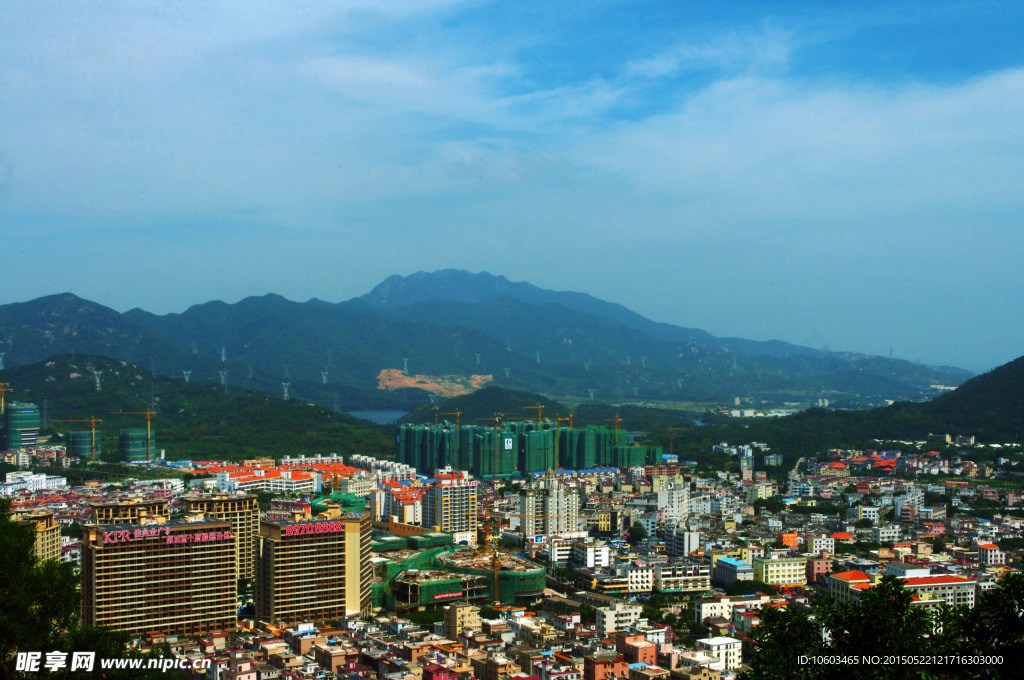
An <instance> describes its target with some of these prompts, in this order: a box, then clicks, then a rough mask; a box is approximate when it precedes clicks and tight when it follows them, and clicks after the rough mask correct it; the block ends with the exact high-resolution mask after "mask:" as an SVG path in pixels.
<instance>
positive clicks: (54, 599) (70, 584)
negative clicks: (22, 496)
mask: <svg viewBox="0 0 1024 680" xmlns="http://www.w3.org/2000/svg"><path fill="white" fill-rule="evenodd" d="M0 546H3V549H2V550H0V575H2V578H0V603H3V606H0V677H4V678H29V677H38V673H31V674H26V673H21V672H19V671H16V670H15V666H16V655H17V653H18V652H42V653H43V654H44V655H45V653H46V652H74V651H91V652H96V653H97V654H96V657H97V658H129V657H138V656H139V653H138V652H137V651H133V650H131V649H130V647H129V644H128V642H129V640H128V635H127V634H126V633H124V632H121V631H112V630H107V629H103V628H96V627H92V626H85V625H83V624H82V622H81V620H80V619H79V616H78V605H79V601H80V594H79V579H78V576H77V575H76V574H75V572H74V570H73V569H72V567H71V566H70V565H69V564H65V563H62V562H57V561H55V560H48V561H46V562H39V561H38V560H37V559H36V557H35V528H34V527H33V525H32V524H30V523H27V522H16V521H14V519H13V517H12V513H11V501H10V499H9V498H2V499H0ZM168 652H169V650H168V649H166V648H164V649H160V650H158V651H157V652H156V653H157V654H161V655H162V654H166V653H168ZM47 675H48V676H49V677H51V678H72V677H98V674H95V675H94V674H93V673H83V672H76V673H74V674H72V673H70V671H68V670H67V669H65V670H63V671H57V672H53V673H47ZM106 677H107V678H111V679H112V680H113V679H117V678H143V679H144V680H145V679H147V678H153V679H156V678H163V677H164V674H163V673H162V672H161V671H158V670H132V671H127V670H124V671H116V670H112V671H106Z"/></svg>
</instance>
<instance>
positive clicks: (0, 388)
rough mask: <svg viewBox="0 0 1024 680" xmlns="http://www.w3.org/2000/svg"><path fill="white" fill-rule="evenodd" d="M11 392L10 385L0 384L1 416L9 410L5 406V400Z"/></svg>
mask: <svg viewBox="0 0 1024 680" xmlns="http://www.w3.org/2000/svg"><path fill="white" fill-rule="evenodd" d="M11 391H12V390H11V386H10V384H8V383H5V382H0V416H2V415H3V414H4V413H6V412H7V409H6V407H5V406H4V399H5V398H6V395H7V393H8V392H11Z"/></svg>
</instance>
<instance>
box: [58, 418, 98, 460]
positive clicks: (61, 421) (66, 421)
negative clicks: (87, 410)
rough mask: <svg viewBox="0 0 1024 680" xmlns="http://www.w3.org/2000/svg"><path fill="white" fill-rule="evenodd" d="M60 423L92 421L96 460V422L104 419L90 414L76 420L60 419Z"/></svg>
mask: <svg viewBox="0 0 1024 680" xmlns="http://www.w3.org/2000/svg"><path fill="white" fill-rule="evenodd" d="M57 422H58V423H91V424H92V460H94V461H95V460H96V423H102V422H103V421H102V420H100V419H99V418H96V417H95V416H89V417H88V418H77V419H74V420H58V421H57Z"/></svg>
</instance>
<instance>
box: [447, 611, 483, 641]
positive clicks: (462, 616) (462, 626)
mask: <svg viewBox="0 0 1024 680" xmlns="http://www.w3.org/2000/svg"><path fill="white" fill-rule="evenodd" d="M467 630H471V631H474V632H480V608H479V607H474V606H473V605H471V604H469V603H468V602H456V603H455V604H450V605H448V606H447V607H445V608H444V636H445V637H446V638H448V639H449V640H458V639H459V636H460V635H462V633H464V632H465V631H467Z"/></svg>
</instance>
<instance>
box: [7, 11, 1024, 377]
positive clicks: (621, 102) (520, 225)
mask: <svg viewBox="0 0 1024 680" xmlns="http://www.w3.org/2000/svg"><path fill="white" fill-rule="evenodd" d="M0 25H3V26H4V27H5V29H6V30H5V37H4V40H3V41H0V237H2V238H3V242H4V246H3V248H0V267H2V270H3V272H4V277H3V280H4V281H5V285H4V286H3V294H2V295H0V303H6V302H14V301H22V300H27V299H31V298H34V297H38V296H41V295H46V294H50V293H55V292H63V291H71V292H74V293H76V294H78V295H80V296H82V297H86V298H89V299H91V300H95V301H97V302H100V303H103V304H106V305H109V306H111V307H113V308H115V309H118V310H122V311H123V310H126V309H129V308H131V307H136V306H138V307H142V308H144V309H148V310H150V311H154V312H157V313H165V312H174V311H182V310H184V309H185V308H187V307H188V306H189V305H191V304H195V303H200V302H205V301H207V300H211V299H222V300H227V301H232V302H233V301H236V300H238V299H240V298H242V297H245V296H248V295H258V294H263V293H266V292H276V293H280V294H282V295H284V296H286V297H288V298H291V299H296V300H305V299H308V298H311V297H318V298H321V299H324V300H332V301H334V300H343V299H347V298H349V297H353V296H356V295H360V294H362V293H365V292H366V291H368V290H369V289H370V288H372V287H373V286H374V285H375V284H376V283H378V282H379V281H381V280H382V279H384V278H385V277H386V276H389V275H391V274H409V273H412V272H414V271H418V270H427V271H431V270H435V269H442V268H448V267H454V268H460V269H467V270H470V271H489V272H491V273H494V274H503V275H505V276H507V277H508V278H510V279H512V280H516V281H519V280H526V281H529V282H531V283H534V284H536V285H538V286H542V287H545V288H553V289H560V290H579V291H583V292H587V293H590V294H592V295H595V296H598V297H601V298H604V299H607V300H611V301H615V302H619V303H622V304H625V305H627V306H629V307H631V308H633V309H635V310H636V311H638V312H640V313H642V314H645V315H647V316H649V317H651V318H653V319H657V320H660V321H667V322H671V323H676V324H680V325H684V326H691V327H697V328H703V329H706V330H708V331H710V332H712V333H715V334H716V335H723V336H739V337H746V338H752V339H770V338H778V339H783V340H788V341H791V342H796V343H800V344H807V345H811V346H814V347H827V348H829V349H833V350H850V351H856V352H864V353H868V354H882V355H885V354H888V353H889V352H890V348H891V351H892V352H893V354H894V355H895V356H900V357H904V358H908V359H912V360H920V361H924V362H927V363H934V364H940V363H942V364H952V365H958V366H963V367H966V368H970V369H972V370H976V371H982V370H987V369H989V368H992V367H994V366H996V365H998V364H1001V363H1004V362H1006V361H1009V360H1011V359H1013V358H1015V357H1017V356H1019V355H1021V354H1024V341H1022V339H1024V286H1021V285H1020V281H1021V279H1022V276H1021V274H1020V270H1021V264H1022V262H1021V261H1022V258H1021V255H1022V254H1024V205H1022V204H1024V191H1022V189H1024V127H1022V125H1021V121H1022V120H1024V36H1022V29H1021V27H1024V9H1022V8H1021V6H1020V4H1019V3H1010V2H989V3H963V2H954V3H946V2H909V3H902V4H893V3H881V2H878V3H872V2H860V3H822V2H789V3H785V2H779V3H739V2H737V3H709V2H700V3H697V2H694V3H688V2H586V3H581V2H547V3H497V2H458V1H456V0H448V1H443V0H439V1H436V2H430V1H426V0H424V1H422V2H418V1H413V0H405V1H403V0H392V1H390V2H387V3H380V2H376V1H374V2H348V3H323V2H318V3H300V2H292V3H280V2H247V3H223V4H221V3H166V2H153V3H145V2H133V3H118V2H104V3H88V4H71V3H66V2H64V3H47V2H34V3H17V2H0Z"/></svg>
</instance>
